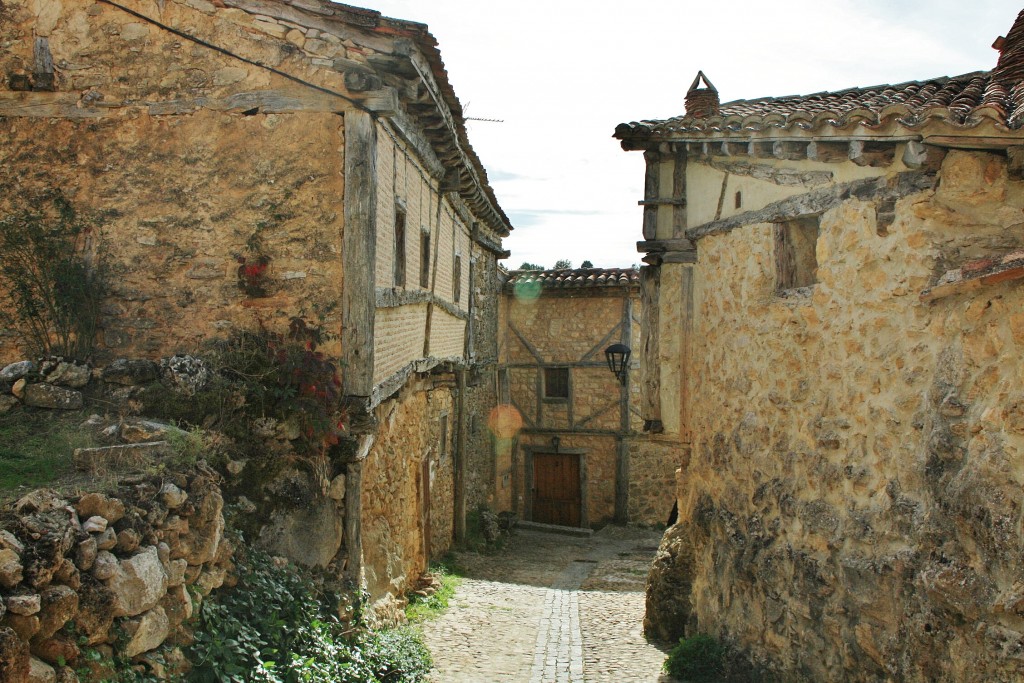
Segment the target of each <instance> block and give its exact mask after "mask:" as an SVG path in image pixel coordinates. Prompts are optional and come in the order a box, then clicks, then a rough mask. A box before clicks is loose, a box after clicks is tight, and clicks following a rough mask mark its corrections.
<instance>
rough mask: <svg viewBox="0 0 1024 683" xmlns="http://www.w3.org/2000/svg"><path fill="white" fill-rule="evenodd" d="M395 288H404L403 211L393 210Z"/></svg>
mask: <svg viewBox="0 0 1024 683" xmlns="http://www.w3.org/2000/svg"><path fill="white" fill-rule="evenodd" d="M394 274H395V287H404V286H405V211H402V210H401V209H395V273H394Z"/></svg>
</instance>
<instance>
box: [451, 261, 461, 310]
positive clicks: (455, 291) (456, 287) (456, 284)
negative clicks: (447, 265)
mask: <svg viewBox="0 0 1024 683" xmlns="http://www.w3.org/2000/svg"><path fill="white" fill-rule="evenodd" d="M453 270H454V272H453V273H452V299H453V300H454V301H455V303H459V298H460V297H461V296H462V257H461V256H459V255H458V254H456V255H455V266H454V269H453Z"/></svg>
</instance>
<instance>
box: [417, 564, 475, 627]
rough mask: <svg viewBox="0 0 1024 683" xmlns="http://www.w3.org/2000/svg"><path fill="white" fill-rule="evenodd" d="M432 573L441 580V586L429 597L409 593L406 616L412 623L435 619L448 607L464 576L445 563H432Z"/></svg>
mask: <svg viewBox="0 0 1024 683" xmlns="http://www.w3.org/2000/svg"><path fill="white" fill-rule="evenodd" d="M430 573H431V574H433V575H434V576H436V577H437V578H438V579H439V580H440V581H441V587H440V588H439V589H438V590H437V592H435V593H434V594H433V595H430V596H427V597H423V596H422V595H417V594H416V593H410V594H409V596H408V598H409V604H408V605H406V608H405V616H406V618H407V619H408V620H409V621H410V622H411V623H414V624H415V623H419V622H422V621H427V620H429V619H433V618H435V617H437V616H439V615H440V614H441V613H442V612H444V611H445V610H446V609H448V601H449V600H451V599H452V597H454V596H455V589H456V588H458V587H459V584H460V583H462V577H460V576H459V575H458V574H456V573H454V572H453V571H452V570H451V569H449V568H448V567H447V566H446V565H443V564H435V565H431V567H430Z"/></svg>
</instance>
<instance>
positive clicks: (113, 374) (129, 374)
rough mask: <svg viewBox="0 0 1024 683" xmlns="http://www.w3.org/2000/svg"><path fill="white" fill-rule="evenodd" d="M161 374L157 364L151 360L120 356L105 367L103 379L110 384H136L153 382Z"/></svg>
mask: <svg viewBox="0 0 1024 683" xmlns="http://www.w3.org/2000/svg"><path fill="white" fill-rule="evenodd" d="M158 375H159V368H158V367H157V364H156V363H154V362H153V361H149V360H132V359H128V358H119V359H117V360H115V361H114V362H113V363H111V364H110V365H108V366H107V367H106V368H104V369H103V375H102V377H103V381H104V382H107V383H109V384H121V385H124V386H136V385H139V384H146V383H147V382H152V381H153V380H155V379H156V378H157V376H158Z"/></svg>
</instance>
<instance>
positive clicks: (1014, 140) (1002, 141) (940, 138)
mask: <svg viewBox="0 0 1024 683" xmlns="http://www.w3.org/2000/svg"><path fill="white" fill-rule="evenodd" d="M923 142H925V143H926V144H929V145H936V146H938V147H951V148H953V149H1006V148H1007V147H1015V146H1017V145H1020V144H1021V143H1022V142H1024V138H1022V137H1021V135H1020V134H1019V133H1018V135H1016V136H1012V137H1010V136H1007V137H1000V136H995V135H979V136H971V135H929V136H927V137H926V138H924V140H923Z"/></svg>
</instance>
